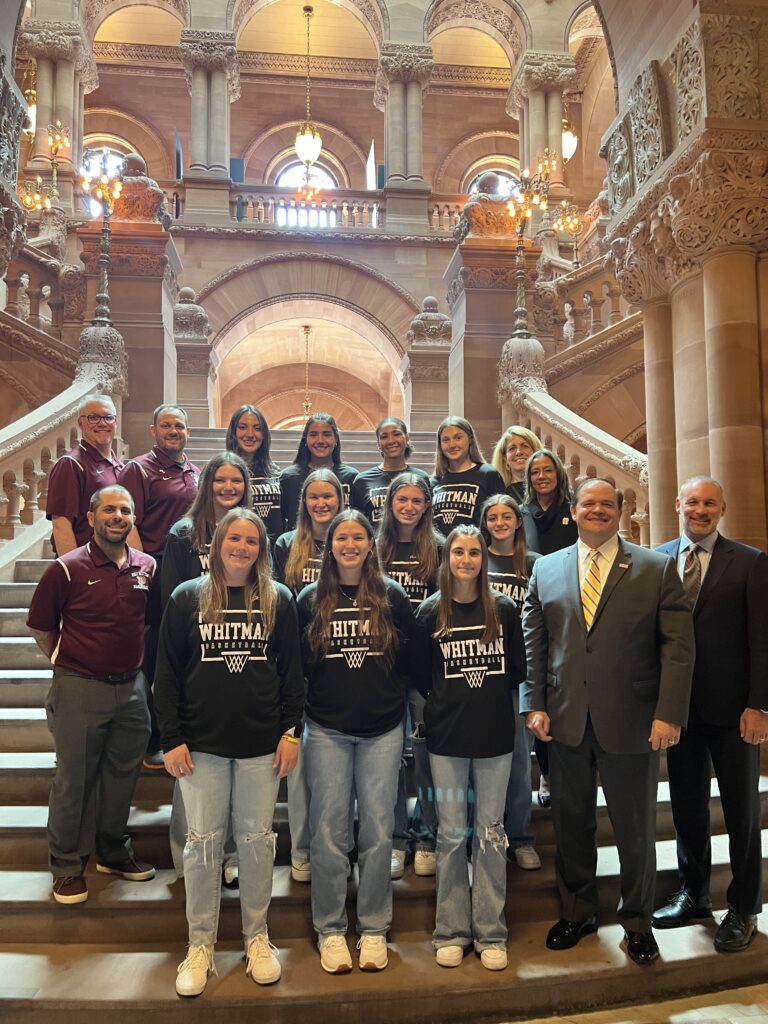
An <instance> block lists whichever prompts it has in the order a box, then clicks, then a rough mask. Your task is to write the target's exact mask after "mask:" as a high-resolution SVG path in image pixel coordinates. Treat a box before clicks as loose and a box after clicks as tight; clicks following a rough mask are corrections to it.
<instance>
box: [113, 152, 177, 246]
mask: <svg viewBox="0 0 768 1024" xmlns="http://www.w3.org/2000/svg"><path fill="white" fill-rule="evenodd" d="M113 216H114V218H115V220H116V221H139V222H143V223H147V222H149V223H152V224H154V223H156V222H157V221H160V222H162V224H163V227H164V228H166V230H167V229H168V227H169V226H170V223H171V217H170V214H169V213H168V211H167V210H166V209H165V196H164V195H163V191H162V189H160V188H159V187H158V185H157V182H156V181H154V180H153V179H152V178H150V177H148V175H147V165H146V163H145V162H144V160H143V159H142V158H141V157H140V156H139V155H138V153H129V154H128V155H127V156H126V158H125V160H124V161H123V190H122V192H121V194H120V198H119V199H117V200H116V201H115V212H114V214H113Z"/></svg>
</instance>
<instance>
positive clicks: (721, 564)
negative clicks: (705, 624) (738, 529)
mask: <svg viewBox="0 0 768 1024" xmlns="http://www.w3.org/2000/svg"><path fill="white" fill-rule="evenodd" d="M732 558H733V546H732V545H731V544H729V543H728V541H727V540H726V539H725V537H718V538H717V540H716V541H715V546H714V548H713V549H712V555H711V557H710V559H709V566H708V568H707V574H706V576H705V577H704V581H703V582H702V584H701V590H700V591H699V596H698V597H697V598H696V604H695V605H694V606H693V616H694V618H695V617H696V616H697V615H698V614H699V612H700V611H701V609H702V607H703V605H704V604H706V602H707V599H708V598H709V595H710V594H711V593H712V591H713V590H714V589H715V586H716V585H717V581H718V580H719V579H720V577H721V576H722V575H723V572H724V571H725V569H726V568H727V566H728V563H729V562H730V561H731V559H732Z"/></svg>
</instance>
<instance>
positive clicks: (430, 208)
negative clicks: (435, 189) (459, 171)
mask: <svg viewBox="0 0 768 1024" xmlns="http://www.w3.org/2000/svg"><path fill="white" fill-rule="evenodd" d="M466 202H467V197H466V195H460V194H458V193H457V194H455V195H439V194H438V193H433V194H432V195H431V196H430V199H429V202H428V204H427V212H428V218H429V229H430V231H431V232H432V233H433V234H440V235H452V234H453V231H454V229H455V228H456V226H457V225H458V223H459V221H460V220H461V213H462V210H463V209H464V206H465V205H466Z"/></svg>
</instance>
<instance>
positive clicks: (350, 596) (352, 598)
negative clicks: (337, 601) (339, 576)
mask: <svg viewBox="0 0 768 1024" xmlns="http://www.w3.org/2000/svg"><path fill="white" fill-rule="evenodd" d="M339 589H340V590H341V592H342V594H343V595H344V597H346V599H347V600H348V601H351V602H352V607H353V608H357V594H350V593H348V592H347V589H346V588H345V586H344V585H343V584H342V583H340V584H339Z"/></svg>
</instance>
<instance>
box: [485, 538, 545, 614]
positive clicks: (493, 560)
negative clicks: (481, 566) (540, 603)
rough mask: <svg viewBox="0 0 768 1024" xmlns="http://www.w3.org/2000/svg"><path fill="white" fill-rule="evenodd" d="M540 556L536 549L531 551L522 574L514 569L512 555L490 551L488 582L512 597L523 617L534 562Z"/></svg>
mask: <svg viewBox="0 0 768 1024" xmlns="http://www.w3.org/2000/svg"><path fill="white" fill-rule="evenodd" d="M539 557H540V556H539V555H538V554H537V553H536V552H535V551H529V552H528V553H527V555H526V557H525V567H526V572H525V575H520V573H517V572H515V570H514V558H513V556H512V555H495V554H494V553H493V552H492V551H489V552H488V582H489V583H490V584H491V586H492V587H493V589H494V590H498V591H500V592H501V593H502V594H506V595H507V597H511V598H512V600H513V601H514V602H515V605H516V607H517V610H518V612H519V613H520V616H521V617H522V614H523V604H524V603H525V596H526V594H527V593H528V580H529V579H530V578H531V571H532V569H533V563H534V562H535V561H536V559H537V558H539Z"/></svg>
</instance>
